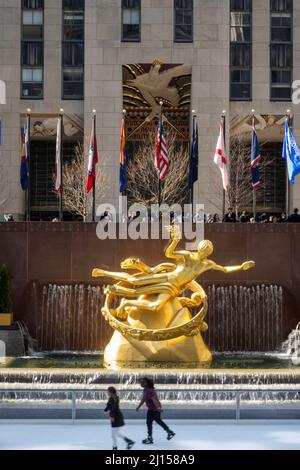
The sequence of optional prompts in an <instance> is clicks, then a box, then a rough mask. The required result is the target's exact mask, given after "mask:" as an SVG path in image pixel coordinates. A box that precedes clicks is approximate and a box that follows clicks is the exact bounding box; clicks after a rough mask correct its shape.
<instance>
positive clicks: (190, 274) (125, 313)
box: [93, 226, 255, 368]
mask: <svg viewBox="0 0 300 470" xmlns="http://www.w3.org/2000/svg"><path fill="white" fill-rule="evenodd" d="M168 229H169V231H170V234H171V240H170V243H169V244H168V246H167V247H166V249H165V255H166V257H167V258H168V259H173V260H174V262H173V263H170V262H168V263H162V264H159V265H158V266H155V267H153V268H151V267H149V266H147V265H146V264H145V263H143V262H142V261H141V260H139V259H136V258H129V259H126V260H125V261H123V262H122V263H121V268H122V269H124V270H125V269H126V270H136V271H137V273H136V274H133V275H131V274H128V273H126V272H121V273H119V272H109V271H105V270H102V269H94V270H93V277H104V278H105V277H109V278H111V279H114V280H115V281H118V282H117V283H116V284H115V285H112V286H108V287H106V289H105V293H106V300H105V305H104V307H103V309H102V314H103V315H104V317H105V319H106V320H107V321H108V323H109V324H110V326H111V327H112V328H113V329H114V330H115V332H114V334H113V337H112V339H111V341H110V342H109V344H108V345H107V347H106V349H105V353H104V363H105V366H106V367H109V368H124V367H139V366H144V367H145V366H147V365H148V366H155V365H159V366H163V365H165V366H167V365H170V364H171V363H173V364H178V366H181V367H188V366H197V365H199V366H200V365H202V366H209V364H210V362H211V359H212V355H211V352H210V350H209V349H208V347H207V345H206V344H205V342H204V341H203V338H202V335H201V333H202V332H204V331H206V330H207V329H208V326H207V324H206V323H205V321H204V319H205V316H206V314H207V309H208V305H207V296H206V293H205V291H204V290H203V288H202V287H201V286H200V285H199V284H198V282H196V279H197V278H198V277H199V276H200V275H201V274H203V273H204V272H206V271H209V270H218V271H222V272H224V273H233V272H236V271H240V270H247V269H250V268H252V267H254V266H255V263H254V262H253V261H246V262H245V263H243V264H242V265H241V266H232V267H223V266H220V265H218V264H216V263H215V262H214V261H212V260H209V259H208V258H209V256H210V255H211V254H212V253H213V244H212V243H211V242H210V241H208V240H204V241H202V242H200V243H199V245H198V250H197V251H196V252H192V251H186V250H178V251H176V248H177V245H178V244H179V242H180V240H181V232H180V228H179V227H178V226H170V227H169V228H168ZM187 292H191V295H190V296H185V295H187ZM120 299H121V300H120ZM190 309H198V312H197V313H196V314H195V315H192V313H191V311H190Z"/></svg>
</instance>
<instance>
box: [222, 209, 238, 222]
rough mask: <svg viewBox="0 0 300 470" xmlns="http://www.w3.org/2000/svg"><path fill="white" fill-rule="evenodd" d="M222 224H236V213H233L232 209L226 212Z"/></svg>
mask: <svg viewBox="0 0 300 470" xmlns="http://www.w3.org/2000/svg"><path fill="white" fill-rule="evenodd" d="M224 222H227V223H233V222H236V213H235V212H233V209H232V207H229V209H228V212H227V213H226V214H225V216H224Z"/></svg>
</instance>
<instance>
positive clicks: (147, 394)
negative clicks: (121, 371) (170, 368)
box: [136, 377, 175, 444]
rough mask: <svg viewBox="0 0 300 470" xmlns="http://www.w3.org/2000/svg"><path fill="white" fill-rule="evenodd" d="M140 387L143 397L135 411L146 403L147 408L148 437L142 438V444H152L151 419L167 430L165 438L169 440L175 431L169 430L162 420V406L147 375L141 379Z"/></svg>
mask: <svg viewBox="0 0 300 470" xmlns="http://www.w3.org/2000/svg"><path fill="white" fill-rule="evenodd" d="M141 387H143V389H144V394H143V398H142V400H141V402H140V404H139V406H138V407H137V409H136V411H139V409H140V408H141V406H143V404H144V403H146V406H147V408H148V412H147V428H148V437H147V438H146V439H144V440H143V441H142V442H143V444H153V437H152V428H153V421H155V422H156V423H157V424H158V425H159V426H161V427H162V428H163V429H164V430H165V431H166V432H167V439H168V441H170V440H171V439H172V437H174V436H175V433H174V432H173V431H171V429H170V428H169V427H168V426H167V425H166V423H164V422H163V420H162V419H161V417H160V414H161V412H162V406H161V403H160V401H159V399H158V396H157V393H156V391H155V388H154V384H153V381H152V380H151V379H149V378H147V377H145V378H143V379H142V380H141Z"/></svg>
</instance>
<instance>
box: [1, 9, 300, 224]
mask: <svg viewBox="0 0 300 470" xmlns="http://www.w3.org/2000/svg"><path fill="white" fill-rule="evenodd" d="M192 3H193V37H192V42H180V41H178V42H177V41H174V0H141V10H140V11H141V16H140V18H141V23H140V40H139V41H138V42H132V41H131V42H125V41H122V1H121V0H85V12H84V29H85V32H84V99H62V97H63V94H62V86H63V85H62V63H63V57H62V47H63V46H62V43H63V38H62V31H63V25H62V21H63V20H62V18H63V14H62V0H45V1H44V14H43V22H44V31H43V43H44V63H43V96H42V99H27V98H26V96H25V97H24V96H23V97H22V83H21V77H22V73H21V67H22V65H21V54H22V48H21V43H22V36H21V35H22V8H21V0H0V80H2V81H3V82H5V84H6V103H5V104H0V118H1V123H2V144H1V145H0V185H1V190H0V214H3V213H7V212H10V213H13V214H14V216H15V217H16V218H20V219H22V217H23V215H24V205H25V195H24V192H23V191H22V190H21V187H20V181H19V180H20V176H19V174H20V152H21V146H20V127H21V125H20V123H21V122H22V119H21V118H22V116H24V114H26V112H27V109H28V108H30V109H31V115H32V118H39V117H40V120H41V121H43V120H44V119H51V118H53V119H54V118H55V117H56V115H57V114H58V112H59V110H60V109H61V108H63V109H64V112H65V113H66V115H77V116H82V118H83V123H84V125H83V128H84V136H85V137H84V140H85V142H88V139H89V132H90V127H91V119H90V117H91V111H92V110H93V109H96V110H97V138H98V144H99V154H100V165H102V166H103V167H104V168H105V171H106V173H107V176H108V179H109V185H108V186H109V192H108V194H107V202H109V203H113V204H117V201H118V197H119V151H120V124H121V118H122V109H123V97H122V65H123V64H139V63H141V64H147V63H152V62H153V59H154V58H159V59H161V61H163V62H164V63H166V64H190V65H191V66H192V102H191V109H195V110H196V112H197V115H198V122H199V179H198V182H197V183H196V184H195V188H194V200H195V202H199V203H202V204H204V206H205V210H206V211H207V212H219V213H220V211H221V209H222V192H221V188H220V175H219V172H218V169H217V168H216V166H215V165H214V163H213V155H214V150H215V146H216V140H217V135H218V123H219V119H220V115H221V113H222V111H223V110H226V116H227V123H228V124H229V123H230V121H231V120H232V119H233V118H234V117H235V116H247V115H250V114H251V110H252V109H255V110H256V113H257V114H258V115H272V116H273V115H274V116H281V117H282V116H283V115H284V114H285V112H286V110H287V109H288V108H289V109H291V113H292V116H293V128H294V133H295V136H296V138H298V140H299V141H300V105H298V106H297V105H293V104H292V102H291V101H290V100H289V99H287V100H286V101H284V100H283V101H282V100H281V101H278V100H277V101H275V100H274V101H273V100H271V99H270V74H271V70H270V40H271V39H270V34H271V33H270V32H271V14H270V0H253V1H252V2H251V3H252V63H251V67H252V87H251V88H252V93H251V95H252V96H251V99H249V100H247V101H241V100H232V99H231V96H230V76H231V75H230V73H231V72H230V21H232V20H231V19H230V18H231V16H230V4H231V2H230V1H229V0H194V1H193V2H192ZM127 6H130V2H129V3H127ZM183 6H184V3H183ZM292 17H293V23H292V24H293V28H292V29H293V40H292V45H293V48H292V50H293V79H294V80H296V79H297V78H299V79H300V3H299V2H298V1H297V0H294V2H293V12H292ZM23 79H24V77H23ZM68 98H70V97H68ZM278 119H279V118H278ZM79 127H80V125H79ZM228 127H229V126H227V132H228ZM262 137H263V134H262ZM281 137H282V135H281ZM276 139H277V140H279V137H278V136H277V137H276ZM299 205H300V180H298V182H296V184H295V185H294V187H293V188H292V190H291V207H292V206H299Z"/></svg>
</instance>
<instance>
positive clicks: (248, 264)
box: [242, 261, 255, 271]
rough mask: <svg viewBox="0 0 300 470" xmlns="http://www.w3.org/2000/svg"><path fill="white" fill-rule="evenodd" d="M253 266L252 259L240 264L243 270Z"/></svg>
mask: <svg viewBox="0 0 300 470" xmlns="http://www.w3.org/2000/svg"><path fill="white" fill-rule="evenodd" d="M254 267H255V262H254V261H245V263H243V264H242V268H243V271H248V269H251V268H254Z"/></svg>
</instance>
